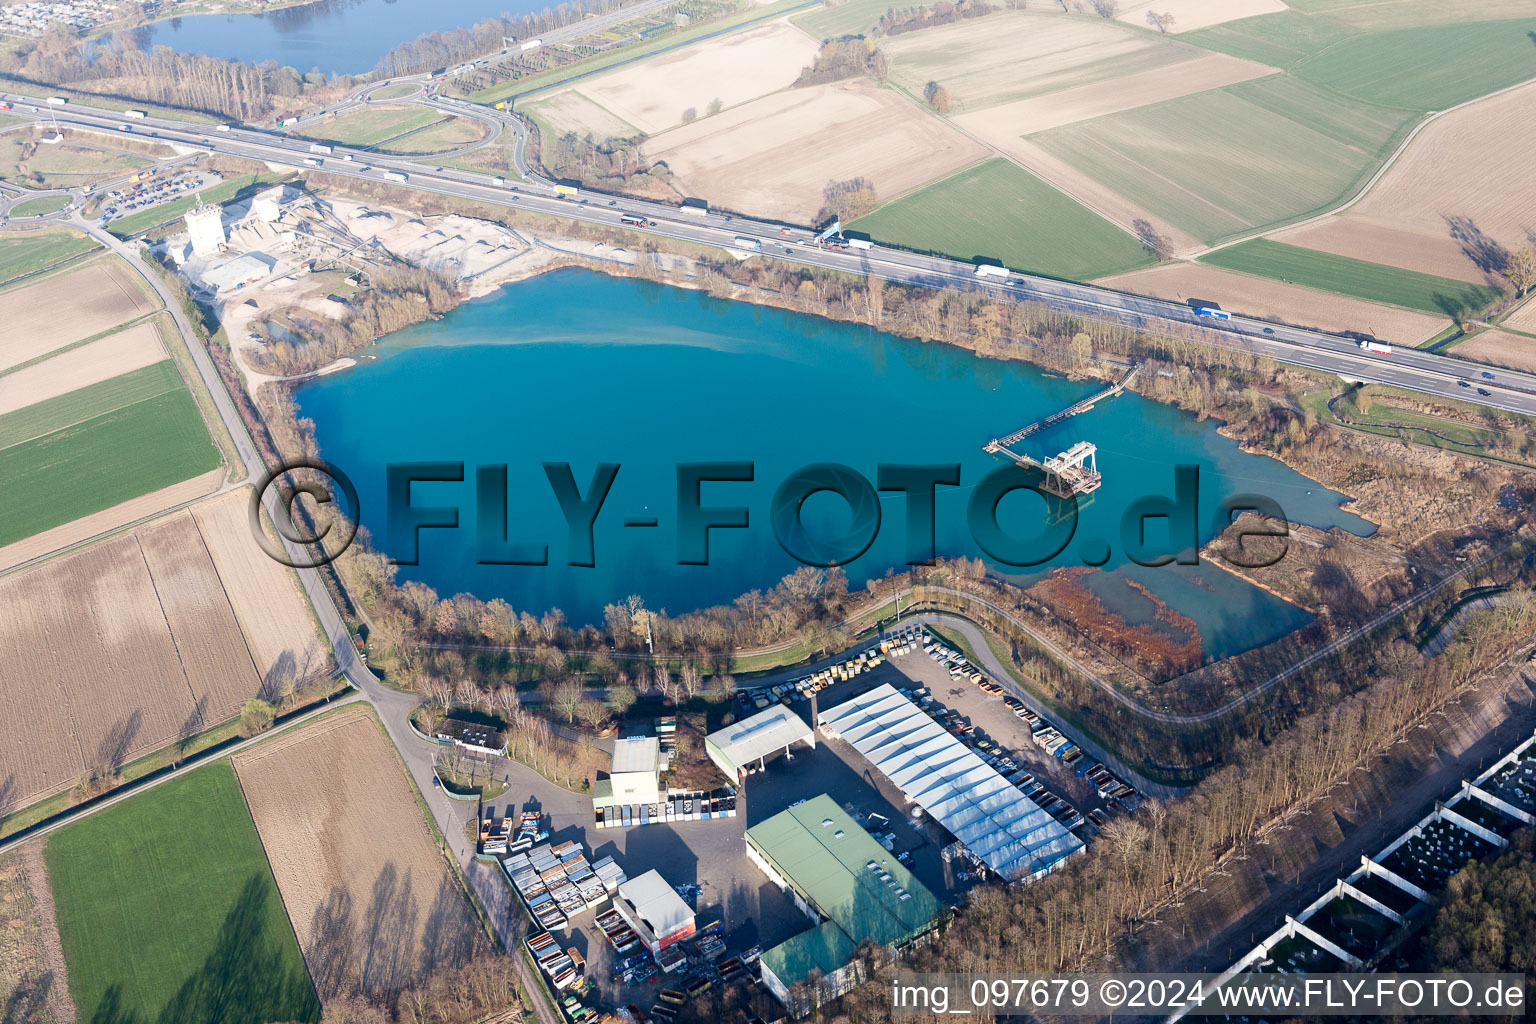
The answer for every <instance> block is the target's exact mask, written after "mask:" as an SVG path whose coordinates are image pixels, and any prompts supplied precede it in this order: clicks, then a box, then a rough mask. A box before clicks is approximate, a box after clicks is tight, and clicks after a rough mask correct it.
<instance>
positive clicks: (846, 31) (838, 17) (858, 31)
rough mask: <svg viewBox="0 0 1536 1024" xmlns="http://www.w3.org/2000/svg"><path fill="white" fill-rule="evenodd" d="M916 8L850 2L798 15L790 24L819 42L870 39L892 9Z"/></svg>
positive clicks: (871, 0) (880, 0)
mask: <svg viewBox="0 0 1536 1024" xmlns="http://www.w3.org/2000/svg"><path fill="white" fill-rule="evenodd" d="M914 6H917V5H916V4H894V3H892V2H891V0H848V2H847V3H842V4H838V5H837V6H836V7H822V8H820V9H819V10H814V11H808V12H806V13H805V14H797V15H795V16H794V17H793V18H790V19H789V20H790V21H792V22H794V23H795V24H796V25H799V26H800V27H801V28H803V29H805V30H806V31H807V32H809V33H810V34H811V35H813V36H815V37H816V38H818V39H837V38H838V37H840V36H867V35H868V34H869V32H870V30H871V29H873V28H874V27H875V24H876V23H877V22H878V21H879V20H880V18H881V17H882V16H883V15H884V14H885V12H886V11H888V10H890V9H891V8H892V7H898V8H900V9H906V8H908V7H914Z"/></svg>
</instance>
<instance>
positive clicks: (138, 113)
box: [123, 110, 149, 121]
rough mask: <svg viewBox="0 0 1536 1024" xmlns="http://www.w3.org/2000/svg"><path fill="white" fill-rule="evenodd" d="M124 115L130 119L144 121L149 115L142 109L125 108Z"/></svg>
mask: <svg viewBox="0 0 1536 1024" xmlns="http://www.w3.org/2000/svg"><path fill="white" fill-rule="evenodd" d="M123 116H124V117H126V118H128V119H129V120H130V121H142V120H144V119H145V118H146V117H148V116H149V115H148V114H146V113H144V111H142V110H125V111H123Z"/></svg>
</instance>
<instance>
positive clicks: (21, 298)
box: [0, 259, 160, 371]
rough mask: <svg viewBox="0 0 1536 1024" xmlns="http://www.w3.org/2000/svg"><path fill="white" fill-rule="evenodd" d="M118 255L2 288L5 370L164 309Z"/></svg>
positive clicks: (0, 349)
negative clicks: (119, 259) (4, 326)
mask: <svg viewBox="0 0 1536 1024" xmlns="http://www.w3.org/2000/svg"><path fill="white" fill-rule="evenodd" d="M159 305H160V304H159V303H158V302H155V301H153V300H152V299H151V298H150V297H149V295H148V294H147V293H146V291H145V288H144V285H143V282H142V281H140V280H139V278H138V276H137V275H136V274H134V273H133V271H132V270H130V269H129V268H128V267H127V265H125V264H123V263H121V262H120V261H118V260H116V259H105V260H97V261H93V262H92V263H90V264H89V265H87V266H84V267H81V268H80V269H78V270H72V271H70V272H69V273H65V274H58V275H56V276H53V277H50V278H48V279H46V280H44V281H39V282H38V283H36V284H26V285H23V286H21V287H17V288H10V289H7V290H6V291H3V292H0V323H3V324H5V325H6V330H5V334H4V336H3V338H0V371H3V370H8V369H10V368H11V367H14V366H19V365H20V364H22V363H26V362H29V361H31V360H33V359H36V358H38V357H39V356H43V355H46V354H47V353H49V352H55V351H57V350H59V349H61V348H65V347H67V346H69V345H73V344H76V343H77V342H81V341H84V340H85V339H86V338H90V337H93V336H95V335H97V334H101V333H104V332H106V331H109V330H111V329H112V328H114V327H116V326H118V325H119V324H123V323H127V322H128V321H129V320H133V319H135V318H137V317H141V316H144V315H145V314H147V313H150V312H152V311H153V310H156V309H158V308H159Z"/></svg>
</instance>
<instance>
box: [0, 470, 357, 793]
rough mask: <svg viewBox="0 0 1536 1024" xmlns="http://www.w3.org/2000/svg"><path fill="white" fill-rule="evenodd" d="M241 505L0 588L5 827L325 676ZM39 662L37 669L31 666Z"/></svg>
mask: <svg viewBox="0 0 1536 1024" xmlns="http://www.w3.org/2000/svg"><path fill="white" fill-rule="evenodd" d="M247 497H248V494H247V492H245V491H241V492H236V493H235V494H232V495H228V496H224V497H222V498H218V499H212V500H210V501H209V502H207V503H205V504H203V505H200V506H196V507H195V511H185V510H184V511H180V512H176V513H173V514H172V515H169V516H167V517H165V518H162V519H158V520H155V521H154V522H152V523H150V524H148V525H145V526H141V527H139V528H138V529H137V530H135V531H133V532H130V533H126V534H120V535H117V536H114V537H111V538H108V539H106V540H103V541H100V542H98V543H96V544H93V545H91V546H89V547H86V548H83V549H81V550H80V551H77V552H74V553H71V554H68V555H65V556H62V557H60V558H56V559H52V560H49V561H47V562H43V563H41V564H40V565H37V566H34V567H32V568H29V569H25V570H22V571H19V572H16V573H13V574H11V575H9V576H5V577H0V699H3V700H4V702H5V704H6V706H7V708H9V709H10V710H9V711H8V712H7V715H8V718H9V719H10V720H11V722H12V725H13V728H12V729H11V730H10V731H9V732H8V733H7V735H6V736H5V737H4V746H3V748H0V788H3V792H0V813H5V812H9V811H12V810H14V809H16V808H19V807H22V806H26V805H27V804H31V803H34V802H36V801H38V800H41V799H44V798H46V797H49V796H51V795H53V794H55V793H59V792H62V791H64V790H67V789H69V788H71V787H73V786H74V785H76V784H77V783H78V782H79V781H80V780H81V778H82V777H83V776H84V775H85V774H86V773H88V772H95V773H97V774H110V773H111V772H113V771H115V770H117V769H119V768H121V767H122V766H123V765H125V764H127V763H128V762H130V761H132V760H133V759H135V758H137V757H140V756H143V755H145V754H147V753H149V752H151V751H155V750H159V749H161V748H163V747H166V746H168V745H170V744H172V743H175V742H178V741H180V740H184V739H187V738H189V737H191V736H193V735H196V734H197V733H199V732H202V731H204V730H206V729H209V728H212V727H213V726H215V725H216V724H218V723H220V722H223V721H226V720H228V719H230V718H232V717H234V715H235V714H236V713H237V712H238V711H239V708H240V705H241V704H243V703H244V702H245V701H246V700H247V699H249V698H251V697H254V696H257V695H259V694H265V695H268V696H271V697H273V698H274V699H275V697H276V696H277V695H278V694H280V693H281V692H282V690H283V689H284V688H285V685H286V683H287V682H289V681H292V680H294V679H295V678H297V679H300V680H302V678H304V677H306V676H313V675H317V674H323V673H324V672H325V671H326V670H328V669H329V667H330V660H329V656H328V655H327V654H326V653H325V652H324V650H323V648H320V646H319V644H320V641H319V640H318V639H317V638H316V637H315V635H314V634H315V633H316V627H315V625H314V623H313V620H312V619H311V618H310V616H309V610H308V606H307V605H305V604H304V603H303V600H302V597H301V595H300V594H299V593H298V591H297V589H296V588H297V584H296V582H289V581H290V580H291V579H292V577H291V574H289V573H288V571H287V570H285V569H281V568H280V567H278V566H277V565H276V563H272V562H271V561H270V559H268V560H267V562H268V565H269V566H271V568H272V569H277V570H278V571H279V572H281V573H282V574H283V575H284V580H283V581H282V583H286V586H283V585H281V584H280V583H279V581H277V580H276V579H275V577H273V575H272V573H271V571H270V570H269V569H263V568H256V569H255V571H254V574H253V573H252V569H253V568H254V567H255V566H256V559H257V558H264V557H265V556H263V555H260V554H259V553H256V552H255V541H254V540H253V539H252V538H251V537H250V535H249V532H248V527H247V526H246V525H245V524H244V523H243V522H242V521H239V518H238V515H237V513H238V512H239V511H241V510H242V506H243V502H244V500H245V499H246V498H247ZM40 651H48V652H50V653H49V656H48V657H46V658H43V657H39V655H38V652H40Z"/></svg>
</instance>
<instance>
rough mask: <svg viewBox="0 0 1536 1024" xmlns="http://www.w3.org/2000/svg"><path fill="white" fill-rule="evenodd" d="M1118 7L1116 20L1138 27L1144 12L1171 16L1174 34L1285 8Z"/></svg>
mask: <svg viewBox="0 0 1536 1024" xmlns="http://www.w3.org/2000/svg"><path fill="white" fill-rule="evenodd" d="M1121 7H1122V8H1123V9H1122V10H1121V12H1120V13H1119V14H1117V15H1116V16H1115V17H1116V19H1117V20H1119V21H1123V22H1125V23H1126V24H1127V25H1136V26H1138V27H1145V26H1146V25H1147V12H1148V11H1156V12H1157V13H1158V14H1160V15H1169V14H1171V15H1173V18H1172V19H1171V23H1170V24H1169V25H1168V31H1169V33H1171V34H1175V35H1176V34H1178V33H1180V32H1193V31H1195V30H1196V29H1202V28H1210V27H1211V26H1213V25H1222V24H1225V23H1226V22H1229V21H1240V20H1242V19H1243V18H1252V17H1254V16H1256V15H1260V14H1273V13H1275V12H1276V11H1283V10H1285V9H1286V5H1285V4H1284V3H1283V2H1282V0H1132V2H1131V3H1128V4H1121Z"/></svg>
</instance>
